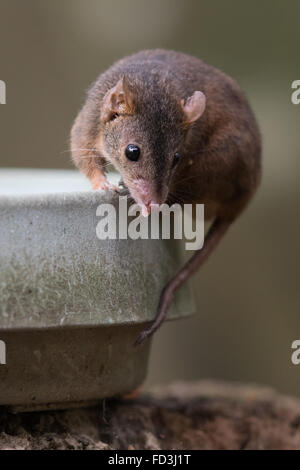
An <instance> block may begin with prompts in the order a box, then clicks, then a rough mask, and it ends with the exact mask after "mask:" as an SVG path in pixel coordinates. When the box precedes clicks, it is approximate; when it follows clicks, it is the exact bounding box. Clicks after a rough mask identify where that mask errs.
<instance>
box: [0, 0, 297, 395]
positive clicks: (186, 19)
mask: <svg viewBox="0 0 300 470" xmlns="http://www.w3.org/2000/svg"><path fill="white" fill-rule="evenodd" d="M299 18H300V2H299V1H298V0H295V1H294V0H280V1H276V0H251V1H250V0H248V1H246V0H243V1H241V0H204V1H199V0H163V1H161V0H152V1H151V2H150V1H146V0H51V1H49V0H48V1H47V0H26V1H22V0H0V79H1V80H4V81H5V82H6V84H7V105H5V106H0V129H1V139H0V166H12V167H38V168H66V167H71V163H70V157H69V154H68V153H67V152H65V151H66V150H67V149H68V136H69V129H70V127H71V123H72V120H73V119H74V117H75V115H76V112H77V111H78V110H79V108H80V106H81V103H82V101H83V98H84V90H85V89H86V88H87V87H88V86H89V84H90V83H91V82H92V81H93V80H94V79H95V78H96V77H97V75H98V74H99V73H100V72H101V71H103V70H104V69H105V68H106V67H107V66H109V65H110V64H111V63H112V62H113V61H115V60H116V59H118V58H120V57H122V56H123V55H126V54H129V53H132V52H134V51H137V50H139V49H143V48H154V47H164V48H172V49H178V50H181V51H184V52H188V53H191V54H194V55H196V56H199V57H201V58H203V59H204V60H206V61H207V62H209V63H212V64H213V65H215V66H217V67H219V68H221V69H223V70H224V71H225V72H227V73H229V74H230V75H232V76H234V77H235V78H236V79H237V80H238V81H239V83H240V84H241V85H242V88H243V89H244V90H245V91H246V94H247V95H248V97H249V100H250V102H251V103H252V105H253V107H254V110H255V112H256V114H257V117H258V120H259V122H260V125H261V129H262V134H263V139H264V177H263V184H262V186H261V189H260V191H259V193H258V194H257V196H256V198H255V200H254V201H253V203H252V204H251V206H250V207H249V209H248V210H247V212H246V213H245V214H244V215H243V216H242V217H241V219H240V220H239V221H238V222H237V223H236V224H235V226H234V227H232V229H231V231H230V233H229V234H228V235H227V236H226V239H225V240H224V242H223V243H222V245H221V246H220V247H219V249H218V251H217V252H216V253H215V254H214V255H213V256H212V258H211V259H210V261H209V262H208V263H207V265H206V266H205V267H204V268H203V269H202V270H201V272H199V274H198V275H197V276H196V277H195V279H194V280H193V284H194V287H196V288H195V292H196V295H197V305H198V313H197V315H195V316H194V317H193V318H191V319H188V320H184V321H180V322H177V323H169V324H167V325H165V326H164V327H163V328H162V330H161V331H160V332H159V333H158V334H157V335H156V338H155V345H154V346H155V347H154V348H153V353H152V359H151V364H150V371H149V377H148V380H147V383H146V385H148V386H149V385H152V384H153V383H162V382H167V381H170V380H172V379H196V378H203V377H216V378H225V379H233V380H239V381H251V382H259V383H264V384H267V385H272V386H276V387H277V388H278V389H280V390H281V391H284V392H290V393H293V394H296V395H300V365H299V366H298V367H297V366H294V365H292V364H291V360H290V356H291V343H292V341H293V340H294V339H299V338H300V311H299V310H300V309H299V307H300V291H299V274H300V268H299V266H300V257H299V245H298V243H299V240H300V222H299V220H298V214H299V206H298V204H299V203H300V189H299V176H300V174H299V166H300V165H299V161H300V158H299V131H300V128H299V124H300V105H298V106H295V105H292V104H291V82H292V81H293V80H296V79H300V55H299V42H300V32H299V31H300V23H299Z"/></svg>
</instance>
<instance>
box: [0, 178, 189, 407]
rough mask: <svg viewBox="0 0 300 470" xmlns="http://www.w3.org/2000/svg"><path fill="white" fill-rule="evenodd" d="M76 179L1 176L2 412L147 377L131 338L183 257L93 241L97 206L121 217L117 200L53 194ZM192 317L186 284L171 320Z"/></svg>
mask: <svg viewBox="0 0 300 470" xmlns="http://www.w3.org/2000/svg"><path fill="white" fill-rule="evenodd" d="M3 173H4V176H3ZM1 174H2V176H1ZM79 177H80V178H82V179H83V176H80V175H79V173H78V172H75V171H74V172H66V171H57V172H56V171H50V172H48V171H38V172H36V171H34V170H30V171H20V170H16V171H8V170H7V171H4V172H2V173H1V171H0V340H1V341H4V342H5V344H6V350H7V353H6V356H7V360H6V364H5V365H0V405H11V406H23V407H33V406H39V407H44V408H48V407H49V406H56V407H60V408H61V407H68V406H70V405H73V404H74V402H75V404H78V402H79V403H80V402H85V403H88V402H91V401H93V400H99V399H101V398H104V397H107V396H115V395H116V394H120V393H125V392H128V391H130V390H132V389H133V388H135V387H137V386H138V385H140V384H141V382H142V381H143V379H144V377H145V375H146V371H147V363H148V357H149V351H150V342H149V341H147V342H146V343H145V344H144V345H142V346H141V347H138V348H135V347H134V341H135V340H136V338H137V336H138V333H139V332H140V331H141V330H142V329H143V328H145V326H146V322H149V321H151V320H152V319H153V318H154V315H155V311H156V306H157V303H158V299H159V295H160V292H161V289H162V287H163V286H164V284H165V282H166V281H167V280H168V279H169V278H170V276H171V275H172V274H173V273H174V271H175V270H176V269H177V268H178V267H179V265H180V264H181V263H182V253H181V251H180V248H179V245H178V242H172V241H170V240H151V239H148V240H131V239H127V240H119V239H118V238H117V239H107V240H99V239H98V237H97V236H96V226H97V224H98V222H99V220H100V219H99V217H97V208H98V206H99V205H100V204H103V203H110V204H113V205H114V207H115V209H116V213H117V214H118V209H119V198H118V196H117V194H116V193H115V192H112V191H110V192H105V193H103V192H95V191H78V192H60V190H61V188H64V187H67V188H69V189H72V188H73V189H76V187H77V186H76V184H75V183H74V182H75V181H77V178H79ZM70 180H71V181H70ZM1 181H2V186H1ZM7 181H10V183H9V184H8V183H7ZM36 185H37V187H38V189H39V190H38V191H37V188H36ZM11 186H13V188H14V190H13V191H11ZM79 186H80V185H79ZM43 188H45V189H43ZM51 188H55V192H53V193H51ZM39 191H43V192H42V193H40V192H39ZM32 193H34V194H32ZM117 222H118V217H117ZM125 223H126V222H125ZM192 311H193V302H192V298H191V295H190V292H189V289H188V287H187V286H184V288H183V289H181V290H180V291H179V292H178V295H177V296H176V298H175V299H174V302H173V304H172V308H171V309H170V312H169V315H168V318H170V319H171V318H177V317H182V316H187V315H189V314H190V313H192ZM91 327H92V328H91Z"/></svg>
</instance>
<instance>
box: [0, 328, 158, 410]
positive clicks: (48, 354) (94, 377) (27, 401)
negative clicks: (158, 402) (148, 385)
mask: <svg viewBox="0 0 300 470" xmlns="http://www.w3.org/2000/svg"><path fill="white" fill-rule="evenodd" d="M145 326H146V325H145V324H143V325H115V326H110V327H105V326H93V327H84V328H83V327H77V328H76V327H72V328H71V327H60V328H57V329H56V328H52V329H48V330H47V329H40V330H24V329H21V330H18V331H13V330H11V329H9V330H5V331H3V332H1V333H0V337H1V339H2V340H3V341H5V343H6V349H7V364H6V365H0V405H10V406H12V407H14V409H15V407H21V408H22V409H23V410H24V409H26V410H27V409H33V408H40V409H48V408H58V409H60V408H69V407H73V406H79V405H80V404H81V406H86V405H88V404H89V403H90V402H95V401H99V399H101V398H105V397H112V396H115V395H120V394H124V393H128V392H130V391H132V390H134V389H135V388H137V387H138V386H139V385H141V383H142V382H143V380H144V378H145V376H146V373H147V366H148V358H149V352H150V345H151V342H150V341H146V342H145V343H144V344H143V345H141V347H139V348H136V347H134V342H135V340H136V338H137V336H138V334H139V332H140V331H141V329H143V328H145Z"/></svg>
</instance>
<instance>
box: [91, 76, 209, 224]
mask: <svg viewBox="0 0 300 470" xmlns="http://www.w3.org/2000/svg"><path fill="white" fill-rule="evenodd" d="M147 82H148V83H147V84H144V83H142V82H140V81H135V82H134V83H133V82H132V80H130V78H129V79H128V78H127V77H124V76H123V77H122V78H121V79H120V80H119V81H118V82H117V84H116V85H115V86H114V87H113V88H111V89H110V90H109V91H108V92H107V93H106V95H105V96H104V98H103V101H102V105H101V115H100V121H101V132H100V137H99V139H98V142H97V147H98V148H99V151H100V153H101V154H102V155H103V156H104V157H105V158H106V159H107V160H108V161H110V162H111V163H112V164H113V165H114V166H115V168H116V169H117V170H118V171H119V172H120V173H121V175H122V178H123V181H124V183H125V185H126V186H127V188H128V189H129V191H130V194H131V196H132V197H133V198H134V200H135V201H136V202H137V203H138V204H139V205H140V206H141V207H142V211H143V214H144V215H147V214H149V213H150V211H151V205H153V204H162V203H164V202H165V201H166V199H167V197H168V194H169V188H170V184H171V181H172V177H173V175H174V173H175V171H176V168H177V167H179V164H180V160H181V158H182V154H183V151H184V148H183V145H184V142H185V137H186V133H187V131H188V128H189V127H190V125H191V124H193V123H194V122H195V121H196V120H197V119H199V118H200V116H201V115H202V113H203V112H204V109H205V96H204V94H203V93H202V92H200V91H195V92H194V93H193V94H192V96H190V97H189V98H188V99H186V100H185V101H184V100H182V99H181V97H175V96H174V93H171V92H170V90H169V89H168V86H167V85H166V84H165V85H164V86H162V85H161V84H160V85H159V84H157V83H155V81H153V82H152V81H151V84H150V86H149V80H147Z"/></svg>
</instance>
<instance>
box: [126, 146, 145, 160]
mask: <svg viewBox="0 0 300 470" xmlns="http://www.w3.org/2000/svg"><path fill="white" fill-rule="evenodd" d="M140 153H141V151H140V148H139V147H138V146H137V145H134V144H129V145H127V147H126V149H125V155H126V157H127V158H128V160H131V161H132V162H136V161H137V160H138V159H139V157H140Z"/></svg>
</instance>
